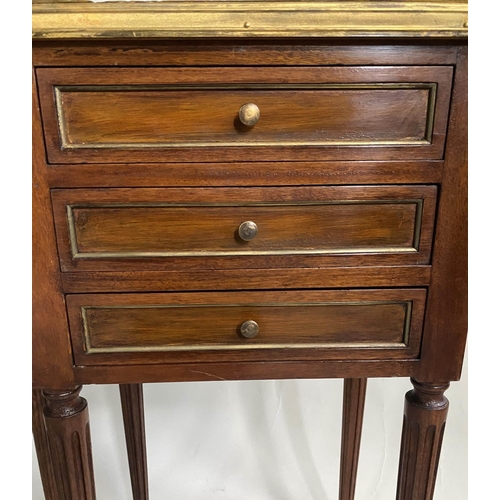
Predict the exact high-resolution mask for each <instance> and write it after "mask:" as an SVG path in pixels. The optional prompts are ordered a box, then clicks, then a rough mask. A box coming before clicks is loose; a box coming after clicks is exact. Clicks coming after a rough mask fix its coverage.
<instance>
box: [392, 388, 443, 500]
mask: <svg viewBox="0 0 500 500" xmlns="http://www.w3.org/2000/svg"><path fill="white" fill-rule="evenodd" d="M411 382H412V384H413V386H414V389H413V390H411V391H409V392H408V393H407V394H406V400H405V410H404V420H403V434H402V438H401V455H400V459H399V477H398V488H397V494H396V498H397V500H432V498H433V496H434V486H435V483H436V474H437V469H438V463H439V454H440V452H441V444H442V442H443V434H444V428H445V424H446V416H447V414H448V399H446V397H445V396H444V391H446V389H448V387H449V386H450V384H448V383H445V384H442V383H441V384H432V383H420V382H417V381H416V380H413V379H412V380H411Z"/></svg>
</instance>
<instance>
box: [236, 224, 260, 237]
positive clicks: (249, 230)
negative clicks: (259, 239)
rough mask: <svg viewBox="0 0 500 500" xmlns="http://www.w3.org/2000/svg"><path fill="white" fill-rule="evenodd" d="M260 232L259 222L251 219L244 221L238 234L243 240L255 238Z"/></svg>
mask: <svg viewBox="0 0 500 500" xmlns="http://www.w3.org/2000/svg"><path fill="white" fill-rule="evenodd" d="M258 232H259V228H258V227H257V224H255V222H252V221H251V220H247V221H245V222H242V223H241V224H240V227H239V228H238V235H239V237H240V238H241V239H242V240H243V241H250V240H253V239H254V238H255V237H256V236H257V233H258Z"/></svg>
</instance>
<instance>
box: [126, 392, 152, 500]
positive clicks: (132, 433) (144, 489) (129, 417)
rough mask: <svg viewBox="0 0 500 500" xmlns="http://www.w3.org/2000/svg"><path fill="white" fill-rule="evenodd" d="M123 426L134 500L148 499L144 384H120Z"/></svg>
mask: <svg viewBox="0 0 500 500" xmlns="http://www.w3.org/2000/svg"><path fill="white" fill-rule="evenodd" d="M120 401H121V406H122V414H123V428H124V430H125V442H126V443H127V456H128V465H129V470H130V482H131V486H132V498H133V500H148V499H149V485H148V460H147V452H146V424H145V420H144V397H143V390H142V384H122V385H120Z"/></svg>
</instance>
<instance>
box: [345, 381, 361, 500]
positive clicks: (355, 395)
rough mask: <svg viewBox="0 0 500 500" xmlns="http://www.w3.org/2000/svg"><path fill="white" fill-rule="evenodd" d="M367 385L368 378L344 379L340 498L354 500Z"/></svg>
mask: <svg viewBox="0 0 500 500" xmlns="http://www.w3.org/2000/svg"><path fill="white" fill-rule="evenodd" d="M366 385H367V379H366V378H346V379H344V402H343V406H342V444H341V451H340V485H339V500H354V492H355V490H356V476H357V472H358V462H359V449H360V446H361V430H362V427H363V414H364V409H365V398H366Z"/></svg>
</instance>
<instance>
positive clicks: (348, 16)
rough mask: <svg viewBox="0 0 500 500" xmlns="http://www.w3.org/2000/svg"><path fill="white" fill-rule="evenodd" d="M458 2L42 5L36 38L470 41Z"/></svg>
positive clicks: (35, 15) (36, 12) (35, 18)
mask: <svg viewBox="0 0 500 500" xmlns="http://www.w3.org/2000/svg"><path fill="white" fill-rule="evenodd" d="M467 13H468V6H467V3H465V2H460V1H458V2H457V0H455V1H451V0H450V1H442V2H432V1H428V2H425V1H415V0H413V1H401V2H389V1H385V2H384V1H370V2H367V1H361V0H358V1H346V2H340V1H333V2H325V1H323V2H311V1H306V2H299V1H295V2H294V1H288V2H280V1H278V2H264V1H248V2H242V1H225V2H217V1H214V2H211V1H193V2H190V1H172V2H170V1H169V2H100V3H87V2H49V1H47V2H45V3H39V2H36V3H34V4H33V6H32V33H33V38H129V37H130V38H145V37H174V38H178V37H179V38H187V37H241V38H243V37H246V38H251V37H379V36H391V37H408V36H414V37H420V36H425V37H467V34H468V15H467Z"/></svg>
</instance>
